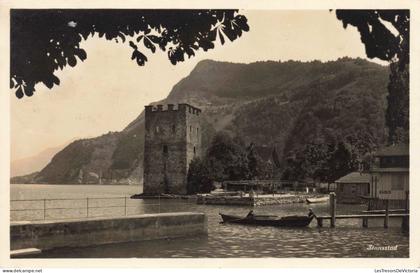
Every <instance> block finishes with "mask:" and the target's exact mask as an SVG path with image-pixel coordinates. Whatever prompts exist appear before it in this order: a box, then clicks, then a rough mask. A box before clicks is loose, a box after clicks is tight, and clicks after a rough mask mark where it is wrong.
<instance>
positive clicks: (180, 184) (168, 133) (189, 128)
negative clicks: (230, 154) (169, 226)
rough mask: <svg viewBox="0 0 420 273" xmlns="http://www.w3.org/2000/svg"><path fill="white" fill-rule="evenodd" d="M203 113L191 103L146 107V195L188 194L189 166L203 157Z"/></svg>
mask: <svg viewBox="0 0 420 273" xmlns="http://www.w3.org/2000/svg"><path fill="white" fill-rule="evenodd" d="M200 113H201V110H199V109H197V108H195V107H192V106H190V105H188V104H179V105H178V107H177V108H174V107H173V105H168V107H165V108H164V107H163V105H160V106H159V105H158V106H157V108H155V109H154V108H152V106H146V109H145V141H144V163H143V164H144V193H145V194H147V195H156V194H159V193H173V194H186V190H187V173H188V165H189V163H190V161H191V160H192V158H193V157H194V156H200V154H201V128H199V127H200V118H201V117H200ZM194 148H195V153H194Z"/></svg>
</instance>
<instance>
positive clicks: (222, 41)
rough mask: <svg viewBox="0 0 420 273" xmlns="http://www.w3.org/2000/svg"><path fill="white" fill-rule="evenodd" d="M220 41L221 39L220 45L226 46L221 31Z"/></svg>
mask: <svg viewBox="0 0 420 273" xmlns="http://www.w3.org/2000/svg"><path fill="white" fill-rule="evenodd" d="M219 39H220V43H221V44H222V45H224V44H225V38H224V37H223V34H222V32H221V31H219Z"/></svg>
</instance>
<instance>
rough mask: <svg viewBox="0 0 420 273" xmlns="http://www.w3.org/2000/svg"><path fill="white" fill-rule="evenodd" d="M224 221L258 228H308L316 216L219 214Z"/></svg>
mask: <svg viewBox="0 0 420 273" xmlns="http://www.w3.org/2000/svg"><path fill="white" fill-rule="evenodd" d="M219 214H220V216H221V217H222V219H223V223H231V224H243V225H258V226H275V227H306V226H308V225H309V224H310V223H311V221H312V219H313V218H314V216H310V217H309V216H298V215H292V216H283V217H279V216H275V215H252V216H246V217H240V216H234V215H228V214H223V213H219Z"/></svg>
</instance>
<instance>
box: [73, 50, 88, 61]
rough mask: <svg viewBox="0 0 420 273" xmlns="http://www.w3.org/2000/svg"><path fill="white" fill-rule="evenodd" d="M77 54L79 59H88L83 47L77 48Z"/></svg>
mask: <svg viewBox="0 0 420 273" xmlns="http://www.w3.org/2000/svg"><path fill="white" fill-rule="evenodd" d="M75 54H76V55H77V57H79V59H80V60H81V61H84V60H86V57H87V56H86V51H84V50H83V49H81V48H78V49H76V50H75Z"/></svg>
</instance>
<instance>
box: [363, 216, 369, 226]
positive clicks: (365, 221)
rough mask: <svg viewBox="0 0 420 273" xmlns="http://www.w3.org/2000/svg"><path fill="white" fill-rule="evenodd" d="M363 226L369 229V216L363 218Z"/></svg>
mask: <svg viewBox="0 0 420 273" xmlns="http://www.w3.org/2000/svg"><path fill="white" fill-rule="evenodd" d="M362 226H363V227H364V228H367V227H368V217H367V216H365V217H363V223H362Z"/></svg>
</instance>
